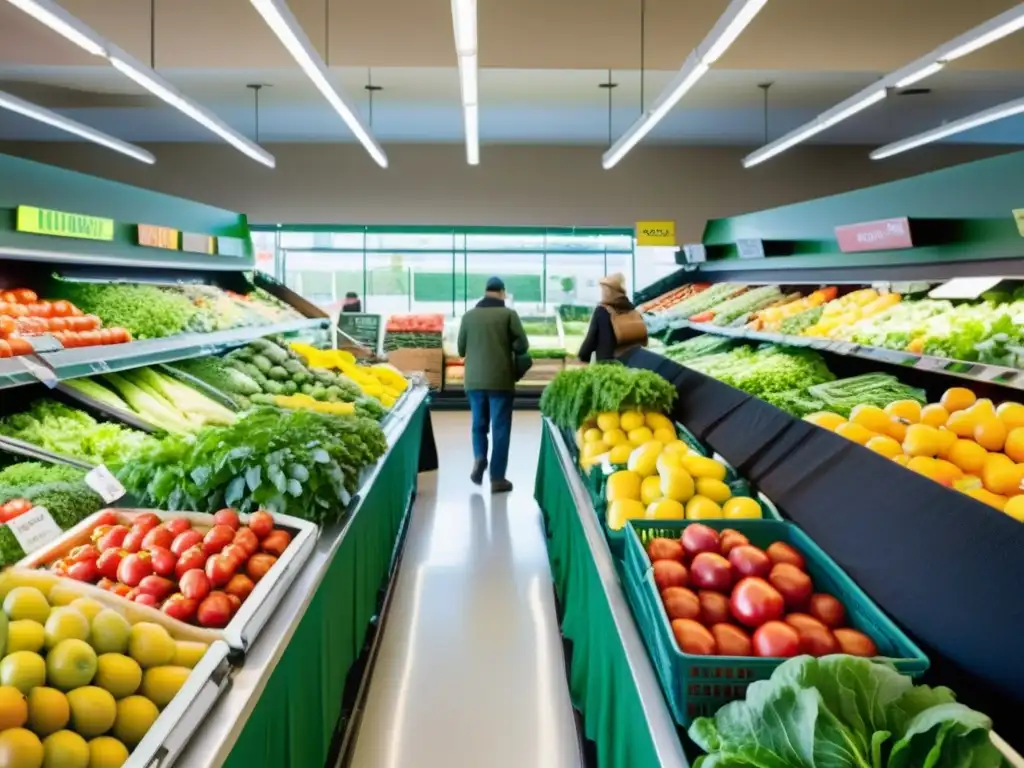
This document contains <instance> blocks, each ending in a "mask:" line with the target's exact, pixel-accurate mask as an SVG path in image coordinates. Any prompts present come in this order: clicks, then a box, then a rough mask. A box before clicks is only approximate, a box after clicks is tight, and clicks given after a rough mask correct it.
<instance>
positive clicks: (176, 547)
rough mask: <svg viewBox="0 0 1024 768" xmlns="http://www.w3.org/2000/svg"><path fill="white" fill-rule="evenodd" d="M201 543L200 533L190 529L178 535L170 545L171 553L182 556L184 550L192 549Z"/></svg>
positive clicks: (201, 535)
mask: <svg viewBox="0 0 1024 768" xmlns="http://www.w3.org/2000/svg"><path fill="white" fill-rule="evenodd" d="M202 543H203V533H202V531H196V530H194V529H190V530H188V531H185V532H184V533H179V534H178V535H177V536H176V537H175V539H174V541H173V542H172V543H171V552H173V553H174V554H175V555H178V556H180V555H182V554H183V553H184V552H185V550H186V549H189V548H191V547H194V546H195V545H196V544H202Z"/></svg>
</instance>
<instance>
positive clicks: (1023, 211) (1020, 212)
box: [1013, 208, 1024, 237]
mask: <svg viewBox="0 0 1024 768" xmlns="http://www.w3.org/2000/svg"><path fill="white" fill-rule="evenodd" d="M1013 219H1014V221H1016V222H1017V231H1018V232H1020V236H1021V237H1024V208H1016V209H1014V211H1013Z"/></svg>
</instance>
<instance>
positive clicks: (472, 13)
mask: <svg viewBox="0 0 1024 768" xmlns="http://www.w3.org/2000/svg"><path fill="white" fill-rule="evenodd" d="M452 26H453V27H454V29H455V51H456V52H457V53H458V54H459V55H460V56H466V55H468V54H474V53H476V52H477V50H476V45H477V34H476V0H452Z"/></svg>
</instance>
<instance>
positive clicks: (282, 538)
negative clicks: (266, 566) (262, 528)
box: [260, 529, 292, 557]
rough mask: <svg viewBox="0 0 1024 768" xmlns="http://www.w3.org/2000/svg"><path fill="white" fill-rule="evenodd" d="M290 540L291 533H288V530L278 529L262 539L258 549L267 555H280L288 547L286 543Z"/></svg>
mask: <svg viewBox="0 0 1024 768" xmlns="http://www.w3.org/2000/svg"><path fill="white" fill-rule="evenodd" d="M291 540H292V535H291V534H290V533H288V531H282V530H281V529H278V530H276V531H274V532H273V533H271V534H270V535H269V536H267V537H266V538H265V539H263V541H262V542H261V544H260V549H262V550H263V551H264V552H266V553H267V554H268V555H273V556H274V557H280V556H281V555H283V554H284V551H285V550H286V549H288V544H289V543H291Z"/></svg>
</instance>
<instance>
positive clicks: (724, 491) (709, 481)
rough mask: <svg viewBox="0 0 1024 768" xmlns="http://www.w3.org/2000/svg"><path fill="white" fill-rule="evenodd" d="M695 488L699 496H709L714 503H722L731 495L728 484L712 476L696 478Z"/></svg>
mask: <svg viewBox="0 0 1024 768" xmlns="http://www.w3.org/2000/svg"><path fill="white" fill-rule="evenodd" d="M695 490H696V492H697V494H698V495H699V496H704V497H706V498H709V499H711V500H712V501H713V502H715V503H716V504H724V503H725V502H726V501H727V500H728V499H729V497H731V496H732V490H731V489H730V488H729V486H728V485H726V484H725V483H723V482H722V481H721V480H715V479H714V478H713V477H699V478H697V483H696V488H695Z"/></svg>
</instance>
